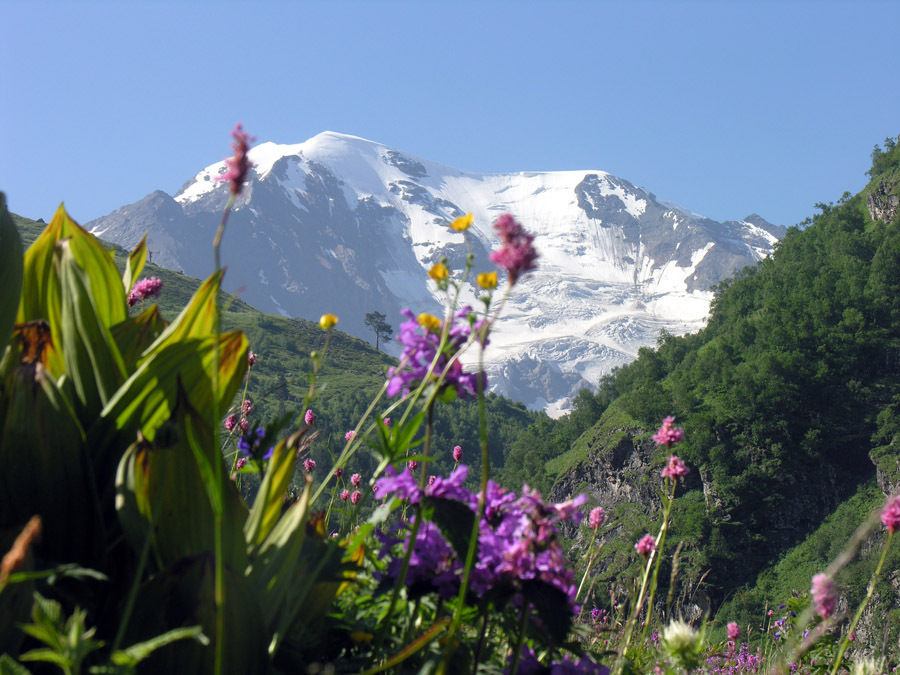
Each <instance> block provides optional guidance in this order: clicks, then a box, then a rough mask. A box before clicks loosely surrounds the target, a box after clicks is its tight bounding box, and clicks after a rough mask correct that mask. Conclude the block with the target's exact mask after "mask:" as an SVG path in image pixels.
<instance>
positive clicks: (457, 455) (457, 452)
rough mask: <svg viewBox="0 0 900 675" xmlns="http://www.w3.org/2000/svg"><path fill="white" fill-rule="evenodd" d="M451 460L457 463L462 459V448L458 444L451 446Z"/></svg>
mask: <svg viewBox="0 0 900 675" xmlns="http://www.w3.org/2000/svg"><path fill="white" fill-rule="evenodd" d="M453 461H454V462H456V463H457V464H459V463H460V462H461V461H462V448H461V447H459V446H458V445H457V446H456V447H455V448H453Z"/></svg>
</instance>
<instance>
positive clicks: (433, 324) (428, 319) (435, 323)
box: [416, 313, 441, 333]
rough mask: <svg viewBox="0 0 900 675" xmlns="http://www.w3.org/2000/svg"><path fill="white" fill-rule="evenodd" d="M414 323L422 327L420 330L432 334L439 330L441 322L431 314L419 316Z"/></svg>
mask: <svg viewBox="0 0 900 675" xmlns="http://www.w3.org/2000/svg"><path fill="white" fill-rule="evenodd" d="M416 321H418V322H419V325H420V326H422V328H424V329H425V330H427V331H431V332H432V333H437V332H439V331H440V330H441V320H440V319H439V318H437V317H436V316H434V315H433V314H425V313H422V314H419V316H417V317H416Z"/></svg>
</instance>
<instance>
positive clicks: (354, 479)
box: [350, 473, 362, 487]
mask: <svg viewBox="0 0 900 675" xmlns="http://www.w3.org/2000/svg"><path fill="white" fill-rule="evenodd" d="M361 481H362V476H360V475H359V474H358V473H355V474H353V475H352V476H350V484H351V485H352V486H353V487H359V484H360V482H361Z"/></svg>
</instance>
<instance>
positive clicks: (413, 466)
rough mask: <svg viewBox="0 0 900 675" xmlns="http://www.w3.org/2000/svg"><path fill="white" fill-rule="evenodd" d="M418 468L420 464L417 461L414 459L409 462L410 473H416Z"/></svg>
mask: <svg viewBox="0 0 900 675" xmlns="http://www.w3.org/2000/svg"><path fill="white" fill-rule="evenodd" d="M418 468H419V463H418V462H417V461H416V460H414V459H411V460H409V470H410V471H415V470H416V469H418Z"/></svg>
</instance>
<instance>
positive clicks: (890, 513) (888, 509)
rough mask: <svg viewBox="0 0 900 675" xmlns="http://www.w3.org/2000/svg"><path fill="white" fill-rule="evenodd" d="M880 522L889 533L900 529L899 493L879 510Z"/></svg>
mask: <svg viewBox="0 0 900 675" xmlns="http://www.w3.org/2000/svg"><path fill="white" fill-rule="evenodd" d="M881 522H882V523H884V526H885V527H886V528H887V529H888V532H890V533H891V534H894V532H896V531H897V530H900V495H897V496H896V497H894V498H893V499H892V500H890V501H889V502H888V503H887V504H885V507H884V510H883V511H882V512H881Z"/></svg>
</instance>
